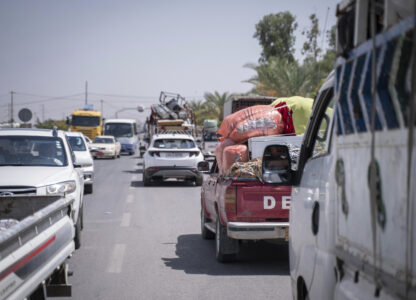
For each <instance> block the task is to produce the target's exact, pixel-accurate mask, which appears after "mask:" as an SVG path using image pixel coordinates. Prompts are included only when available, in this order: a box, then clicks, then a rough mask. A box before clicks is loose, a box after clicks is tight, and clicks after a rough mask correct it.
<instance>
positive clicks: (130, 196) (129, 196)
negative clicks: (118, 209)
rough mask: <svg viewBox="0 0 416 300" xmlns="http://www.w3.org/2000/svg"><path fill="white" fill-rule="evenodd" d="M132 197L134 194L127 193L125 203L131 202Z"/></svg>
mask: <svg viewBox="0 0 416 300" xmlns="http://www.w3.org/2000/svg"><path fill="white" fill-rule="evenodd" d="M133 198H134V196H133V195H132V194H129V195H127V198H126V202H127V203H133Z"/></svg>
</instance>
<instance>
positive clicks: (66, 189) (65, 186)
mask: <svg viewBox="0 0 416 300" xmlns="http://www.w3.org/2000/svg"><path fill="white" fill-rule="evenodd" d="M75 189H76V184H75V181H74V180H71V181H64V182H59V183H55V184H51V185H47V186H46V193H47V194H64V193H65V194H70V193H73V192H75Z"/></svg>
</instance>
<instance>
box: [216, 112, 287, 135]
mask: <svg viewBox="0 0 416 300" xmlns="http://www.w3.org/2000/svg"><path fill="white" fill-rule="evenodd" d="M282 131H283V123H282V116H281V114H280V113H279V112H278V111H277V110H276V109H274V107H272V106H269V105H257V106H251V107H248V108H246V109H242V110H240V111H237V112H235V113H233V114H231V115H229V116H227V117H226V118H225V119H224V121H223V122H222V124H221V127H220V129H219V130H218V134H220V135H222V139H226V138H230V139H232V140H233V141H234V142H235V143H241V142H245V141H247V139H249V138H251V137H255V136H265V135H275V134H280V133H282Z"/></svg>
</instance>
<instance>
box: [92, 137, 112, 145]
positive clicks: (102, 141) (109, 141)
mask: <svg viewBox="0 0 416 300" xmlns="http://www.w3.org/2000/svg"><path fill="white" fill-rule="evenodd" d="M93 143H96V144H113V143H114V140H113V139H110V138H95V139H94V141H93Z"/></svg>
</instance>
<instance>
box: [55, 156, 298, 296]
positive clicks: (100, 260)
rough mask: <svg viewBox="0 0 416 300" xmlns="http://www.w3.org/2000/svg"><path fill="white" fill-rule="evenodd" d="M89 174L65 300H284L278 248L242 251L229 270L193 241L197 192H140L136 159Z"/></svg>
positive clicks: (99, 166)
mask: <svg viewBox="0 0 416 300" xmlns="http://www.w3.org/2000/svg"><path fill="white" fill-rule="evenodd" d="M95 169H96V174H95V183H94V193H93V194H92V195H86V196H85V197H84V230H83V231H82V246H81V249H79V250H77V251H75V253H74V255H73V257H72V258H71V259H70V260H69V266H70V269H71V270H72V271H73V273H74V274H73V276H71V277H70V278H69V281H70V283H71V284H72V285H73V287H72V290H73V297H72V298H70V299H100V300H103V299H111V300H114V299H117V300H121V299H239V300H241V299H290V298H291V291H290V278H289V262H288V249H287V247H286V246H282V245H274V244H267V243H250V244H246V245H243V247H241V253H240V255H239V258H238V261H237V262H234V263H230V264H221V263H218V262H217V261H216V259H215V248H214V241H212V240H210V241H206V240H202V238H201V237H200V217H199V215H200V187H195V186H193V185H191V184H188V183H182V182H175V181H172V182H165V183H164V184H163V185H161V186H152V187H143V184H142V181H141V180H142V160H141V159H140V158H138V157H137V156H122V157H121V158H120V159H116V160H111V159H110V160H104V159H103V160H95ZM56 299H62V298H56Z"/></svg>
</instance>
